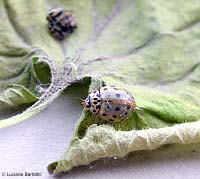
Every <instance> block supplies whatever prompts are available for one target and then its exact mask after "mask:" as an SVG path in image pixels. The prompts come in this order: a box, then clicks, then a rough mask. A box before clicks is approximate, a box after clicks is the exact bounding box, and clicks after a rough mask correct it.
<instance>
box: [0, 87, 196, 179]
mask: <svg viewBox="0 0 200 179" xmlns="http://www.w3.org/2000/svg"><path fill="white" fill-rule="evenodd" d="M80 93H81V91H79V92H75V91H74V90H73V89H72V90H70V91H67V92H64V93H63V94H62V95H61V96H60V97H59V98H57V99H56V100H55V101H54V102H53V103H52V104H51V105H50V106H49V107H48V108H47V109H45V110H44V111H43V112H42V113H40V114H38V115H36V116H34V117H32V118H31V119H29V120H27V121H25V122H22V123H20V124H18V125H15V126H12V127H9V128H5V129H1V130H0V141H1V143H0V178H35V179H36V178H42V179H43V178H44V179H50V178H54V177H52V176H49V175H48V173H47V170H46V167H47V165H48V164H49V163H51V162H54V161H55V160H56V159H59V157H60V156H61V155H62V154H63V152H64V151H65V149H66V148H67V146H68V145H69V142H70V140H71V138H72V136H73V132H74V124H75V123H76V120H77V119H78V118H79V116H80V113H81V106H80V101H79V100H77V99H76V97H77V96H80ZM84 95H85V94H84ZM199 166H200V144H192V145H168V146H165V147H162V148H161V149H158V150H155V151H139V152H134V153H131V154H129V155H128V156H127V157H125V158H123V159H101V160H99V161H97V162H94V163H92V164H91V165H89V166H82V167H77V168H75V169H73V170H72V171H70V172H68V173H66V174H62V175H59V176H57V177H55V178H59V179H64V178H68V179H72V178H73V179H90V178H95V179H102V178H110V179H114V178H115V179H116V178H120V179H122V178H123V179H124V178H125V179H126V178H137V179H140V178H141V179H146V178H147V179H157V178H162V179H169V178H177V179H179V178H181V179H184V178H187V179H188V178H190V179H191V178H200V172H199ZM2 172H41V173H42V176H40V177H3V176H1V173H2Z"/></svg>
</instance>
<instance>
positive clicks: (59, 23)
mask: <svg viewBox="0 0 200 179" xmlns="http://www.w3.org/2000/svg"><path fill="white" fill-rule="evenodd" d="M47 20H48V27H49V31H50V33H51V34H52V36H54V37H56V38H57V39H63V38H64V37H65V36H67V35H69V34H71V33H72V32H73V31H74V28H76V27H77V22H76V19H75V17H74V16H73V15H72V14H71V13H70V12H69V11H68V10H66V9H63V8H60V7H57V8H53V9H51V10H50V11H49V13H48V15H47Z"/></svg>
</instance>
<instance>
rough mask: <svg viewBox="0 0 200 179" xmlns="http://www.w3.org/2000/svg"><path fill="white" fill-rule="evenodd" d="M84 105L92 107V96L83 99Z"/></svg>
mask: <svg viewBox="0 0 200 179" xmlns="http://www.w3.org/2000/svg"><path fill="white" fill-rule="evenodd" d="M81 104H82V105H83V106H84V107H86V108H88V109H89V108H90V107H91V96H90V95H88V96H87V97H86V98H85V100H83V102H82V103H81Z"/></svg>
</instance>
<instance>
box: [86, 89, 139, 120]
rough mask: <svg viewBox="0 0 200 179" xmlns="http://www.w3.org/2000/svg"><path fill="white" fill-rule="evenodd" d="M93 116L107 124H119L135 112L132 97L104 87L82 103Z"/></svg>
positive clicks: (121, 91) (120, 91)
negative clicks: (107, 122)
mask: <svg viewBox="0 0 200 179" xmlns="http://www.w3.org/2000/svg"><path fill="white" fill-rule="evenodd" d="M82 104H83V106H84V107H85V108H86V110H88V111H89V112H90V113H91V114H93V115H99V117H100V118H101V119H103V120H105V121H109V122H120V121H124V120H127V119H129V118H130V117H131V115H132V113H133V112H134V111H135V110H136V103H135V100H134V98H133V96H132V95H131V94H130V93H128V92H127V91H125V90H123V89H120V88H116V87H114V86H104V87H102V88H100V90H94V91H93V92H91V93H90V94H89V95H88V96H87V97H86V99H85V100H83V102H82Z"/></svg>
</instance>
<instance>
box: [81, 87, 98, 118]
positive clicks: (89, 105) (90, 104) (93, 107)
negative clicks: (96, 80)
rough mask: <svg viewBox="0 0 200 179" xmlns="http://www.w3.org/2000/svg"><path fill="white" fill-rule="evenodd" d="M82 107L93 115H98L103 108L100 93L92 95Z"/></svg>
mask: <svg viewBox="0 0 200 179" xmlns="http://www.w3.org/2000/svg"><path fill="white" fill-rule="evenodd" d="M82 105H83V106H84V107H85V108H86V109H87V110H88V111H90V112H91V113H92V114H94V115H96V114H98V112H99V110H100V107H101V97H100V92H99V91H98V90H95V91H93V92H92V93H90V94H89V95H88V96H87V97H86V98H85V100H84V101H83V102H82Z"/></svg>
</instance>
